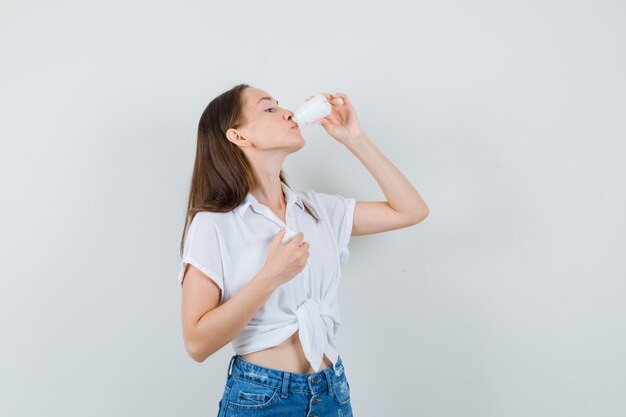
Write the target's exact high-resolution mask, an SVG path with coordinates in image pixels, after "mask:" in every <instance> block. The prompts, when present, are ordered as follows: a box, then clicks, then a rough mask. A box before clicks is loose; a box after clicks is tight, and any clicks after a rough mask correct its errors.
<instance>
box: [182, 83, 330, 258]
mask: <svg viewBox="0 0 626 417" xmlns="http://www.w3.org/2000/svg"><path fill="white" fill-rule="evenodd" d="M249 87H250V85H248V84H239V85H236V86H234V87H233V88H231V89H230V90H228V91H225V92H223V93H222V94H220V95H219V96H217V97H215V98H214V99H213V100H211V102H210V103H209V105H208V106H207V107H206V109H204V112H202V116H200V123H199V124H198V141H197V144H196V160H195V162H194V166H193V173H192V175H191V185H190V189H189V200H188V202H187V214H186V216H185V226H184V227H183V236H182V239H181V242H180V255H181V256H182V255H183V249H184V245H185V236H186V235H187V230H188V225H190V224H191V222H192V221H193V218H194V217H195V215H196V213H198V212H201V211H213V212H228V211H231V210H233V209H234V208H236V207H238V206H239V205H240V204H241V203H243V201H244V200H245V198H246V196H247V195H248V192H250V190H252V189H254V188H255V187H256V186H257V184H258V180H257V178H256V176H255V174H254V171H253V170H252V165H250V162H248V160H247V159H246V157H245V154H244V153H243V152H242V151H241V149H239V147H238V146H237V145H235V144H233V143H232V142H230V141H229V140H228V139H227V138H226V131H228V129H230V128H238V127H239V126H241V125H242V124H243V123H245V117H244V112H243V107H244V104H245V103H244V102H243V94H242V93H243V91H244V89H246V88H249ZM279 177H280V180H281V181H282V182H284V183H285V184H286V185H287V186H289V184H288V183H287V180H286V178H285V174H284V173H283V170H282V169H281V170H280V175H279ZM303 203H304V202H303ZM304 207H305V209H306V211H307V212H308V213H309V214H310V215H311V216H312V217H313V218H314V219H315V222H316V223H317V222H319V219H318V218H317V216H315V214H314V213H313V212H312V211H311V208H310V207H309V206H308V204H306V203H304Z"/></svg>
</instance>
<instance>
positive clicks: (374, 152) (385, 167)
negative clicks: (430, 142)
mask: <svg viewBox="0 0 626 417" xmlns="http://www.w3.org/2000/svg"><path fill="white" fill-rule="evenodd" d="M344 145H345V146H346V148H348V149H349V150H350V151H351V152H352V153H353V154H354V155H355V156H356V157H357V158H358V159H359V160H360V161H361V162H362V163H363V165H365V168H367V170H368V171H369V172H370V174H372V176H373V177H374V179H375V180H376V182H377V183H378V185H379V186H380V188H381V190H382V192H383V194H385V197H386V198H387V202H388V204H389V205H390V206H391V207H392V208H393V209H394V210H396V211H397V212H400V213H407V214H409V213H415V210H416V207H417V208H418V210H420V211H422V212H426V213H428V206H427V205H426V203H425V202H424V200H423V199H422V197H421V196H420V195H419V193H418V192H417V190H416V189H415V188H414V187H413V185H412V184H411V183H410V182H409V180H408V179H407V178H406V177H405V176H404V174H402V172H400V170H399V169H398V168H397V167H396V166H395V165H394V164H393V163H392V162H391V161H390V160H389V159H388V158H387V157H386V156H385V155H384V154H383V153H382V152H381V151H380V150H379V149H378V148H377V147H376V145H375V144H374V142H372V140H371V139H370V138H369V137H368V136H367V135H366V134H363V135H362V136H359V137H356V138H353V139H351V140H349V141H347V142H345V143H344Z"/></svg>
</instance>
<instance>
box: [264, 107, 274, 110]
mask: <svg viewBox="0 0 626 417" xmlns="http://www.w3.org/2000/svg"><path fill="white" fill-rule="evenodd" d="M275 108H276V107H270V108H269V109H267V110H274V109H275ZM267 110H265V111H267Z"/></svg>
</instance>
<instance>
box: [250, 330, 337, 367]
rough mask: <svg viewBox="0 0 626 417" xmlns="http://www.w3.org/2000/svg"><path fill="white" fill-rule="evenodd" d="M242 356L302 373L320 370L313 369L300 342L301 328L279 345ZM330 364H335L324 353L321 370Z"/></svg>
mask: <svg viewBox="0 0 626 417" xmlns="http://www.w3.org/2000/svg"><path fill="white" fill-rule="evenodd" d="M241 357H242V358H243V359H245V360H247V361H248V362H252V363H254V364H256V365H260V366H264V367H266V368H272V369H278V370H281V371H287V372H297V373H301V374H310V373H313V372H318V371H317V370H314V369H313V367H312V366H311V364H310V363H309V361H308V360H307V358H306V356H304V350H303V349H302V344H301V343H300V337H299V330H296V332H295V333H294V334H292V335H291V336H289V337H288V338H287V339H286V340H285V341H284V342H282V343H281V344H280V345H278V346H273V347H271V348H268V349H264V350H259V351H257V352H252V353H247V354H245V355H241ZM330 366H333V363H332V362H331V361H330V359H328V357H326V355H324V356H323V358H322V364H321V369H320V370H322V369H326V368H328V367H330Z"/></svg>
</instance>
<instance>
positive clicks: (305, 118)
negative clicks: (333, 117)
mask: <svg viewBox="0 0 626 417" xmlns="http://www.w3.org/2000/svg"><path fill="white" fill-rule="evenodd" d="M332 111H333V110H332V108H331V107H330V103H329V102H328V100H326V97H325V96H324V95H323V94H318V95H316V96H314V97H313V98H311V99H310V100H307V101H305V102H304V103H302V105H301V106H300V107H298V109H297V110H296V111H295V113H294V116H293V120H294V121H295V122H296V123H297V124H298V126H304V125H310V124H313V123H315V122H317V121H318V120H320V119H321V118H323V117H326V116H328V115H329V114H331V113H332Z"/></svg>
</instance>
